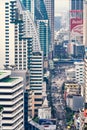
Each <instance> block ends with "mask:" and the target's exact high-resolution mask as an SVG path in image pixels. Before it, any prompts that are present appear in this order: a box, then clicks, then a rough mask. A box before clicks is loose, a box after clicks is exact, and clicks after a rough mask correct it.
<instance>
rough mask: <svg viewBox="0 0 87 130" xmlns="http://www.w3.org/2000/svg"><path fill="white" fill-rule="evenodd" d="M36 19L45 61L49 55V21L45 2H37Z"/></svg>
mask: <svg viewBox="0 0 87 130" xmlns="http://www.w3.org/2000/svg"><path fill="white" fill-rule="evenodd" d="M35 2H36V10H35V19H36V26H37V31H38V35H39V39H40V45H41V50H42V51H43V55H44V58H45V59H48V53H49V41H50V40H49V21H48V15H47V11H46V7H45V4H44V0H36V1H35Z"/></svg>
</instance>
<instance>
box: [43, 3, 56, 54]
mask: <svg viewBox="0 0 87 130" xmlns="http://www.w3.org/2000/svg"><path fill="white" fill-rule="evenodd" d="M44 3H45V6H46V10H47V14H48V19H49V26H50V33H51V36H50V37H51V39H50V44H51V47H50V50H49V51H52V50H53V44H54V0H44ZM51 49H52V50H51Z"/></svg>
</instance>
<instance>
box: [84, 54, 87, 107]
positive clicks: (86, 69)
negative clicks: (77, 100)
mask: <svg viewBox="0 0 87 130" xmlns="http://www.w3.org/2000/svg"><path fill="white" fill-rule="evenodd" d="M84 99H85V107H86V108H85V109H87V53H86V56H85V58H84Z"/></svg>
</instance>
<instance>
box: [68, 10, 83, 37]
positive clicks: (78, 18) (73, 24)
mask: <svg viewBox="0 0 87 130" xmlns="http://www.w3.org/2000/svg"><path fill="white" fill-rule="evenodd" d="M82 13H83V12H82V10H71V11H70V33H71V36H73V35H74V36H82V35H83V16H82Z"/></svg>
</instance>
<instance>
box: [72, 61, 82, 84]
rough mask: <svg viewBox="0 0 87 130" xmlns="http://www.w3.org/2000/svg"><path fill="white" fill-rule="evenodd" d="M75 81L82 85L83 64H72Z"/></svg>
mask: <svg viewBox="0 0 87 130" xmlns="http://www.w3.org/2000/svg"><path fill="white" fill-rule="evenodd" d="M74 65H75V80H76V81H77V82H78V83H79V84H84V62H74Z"/></svg>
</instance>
